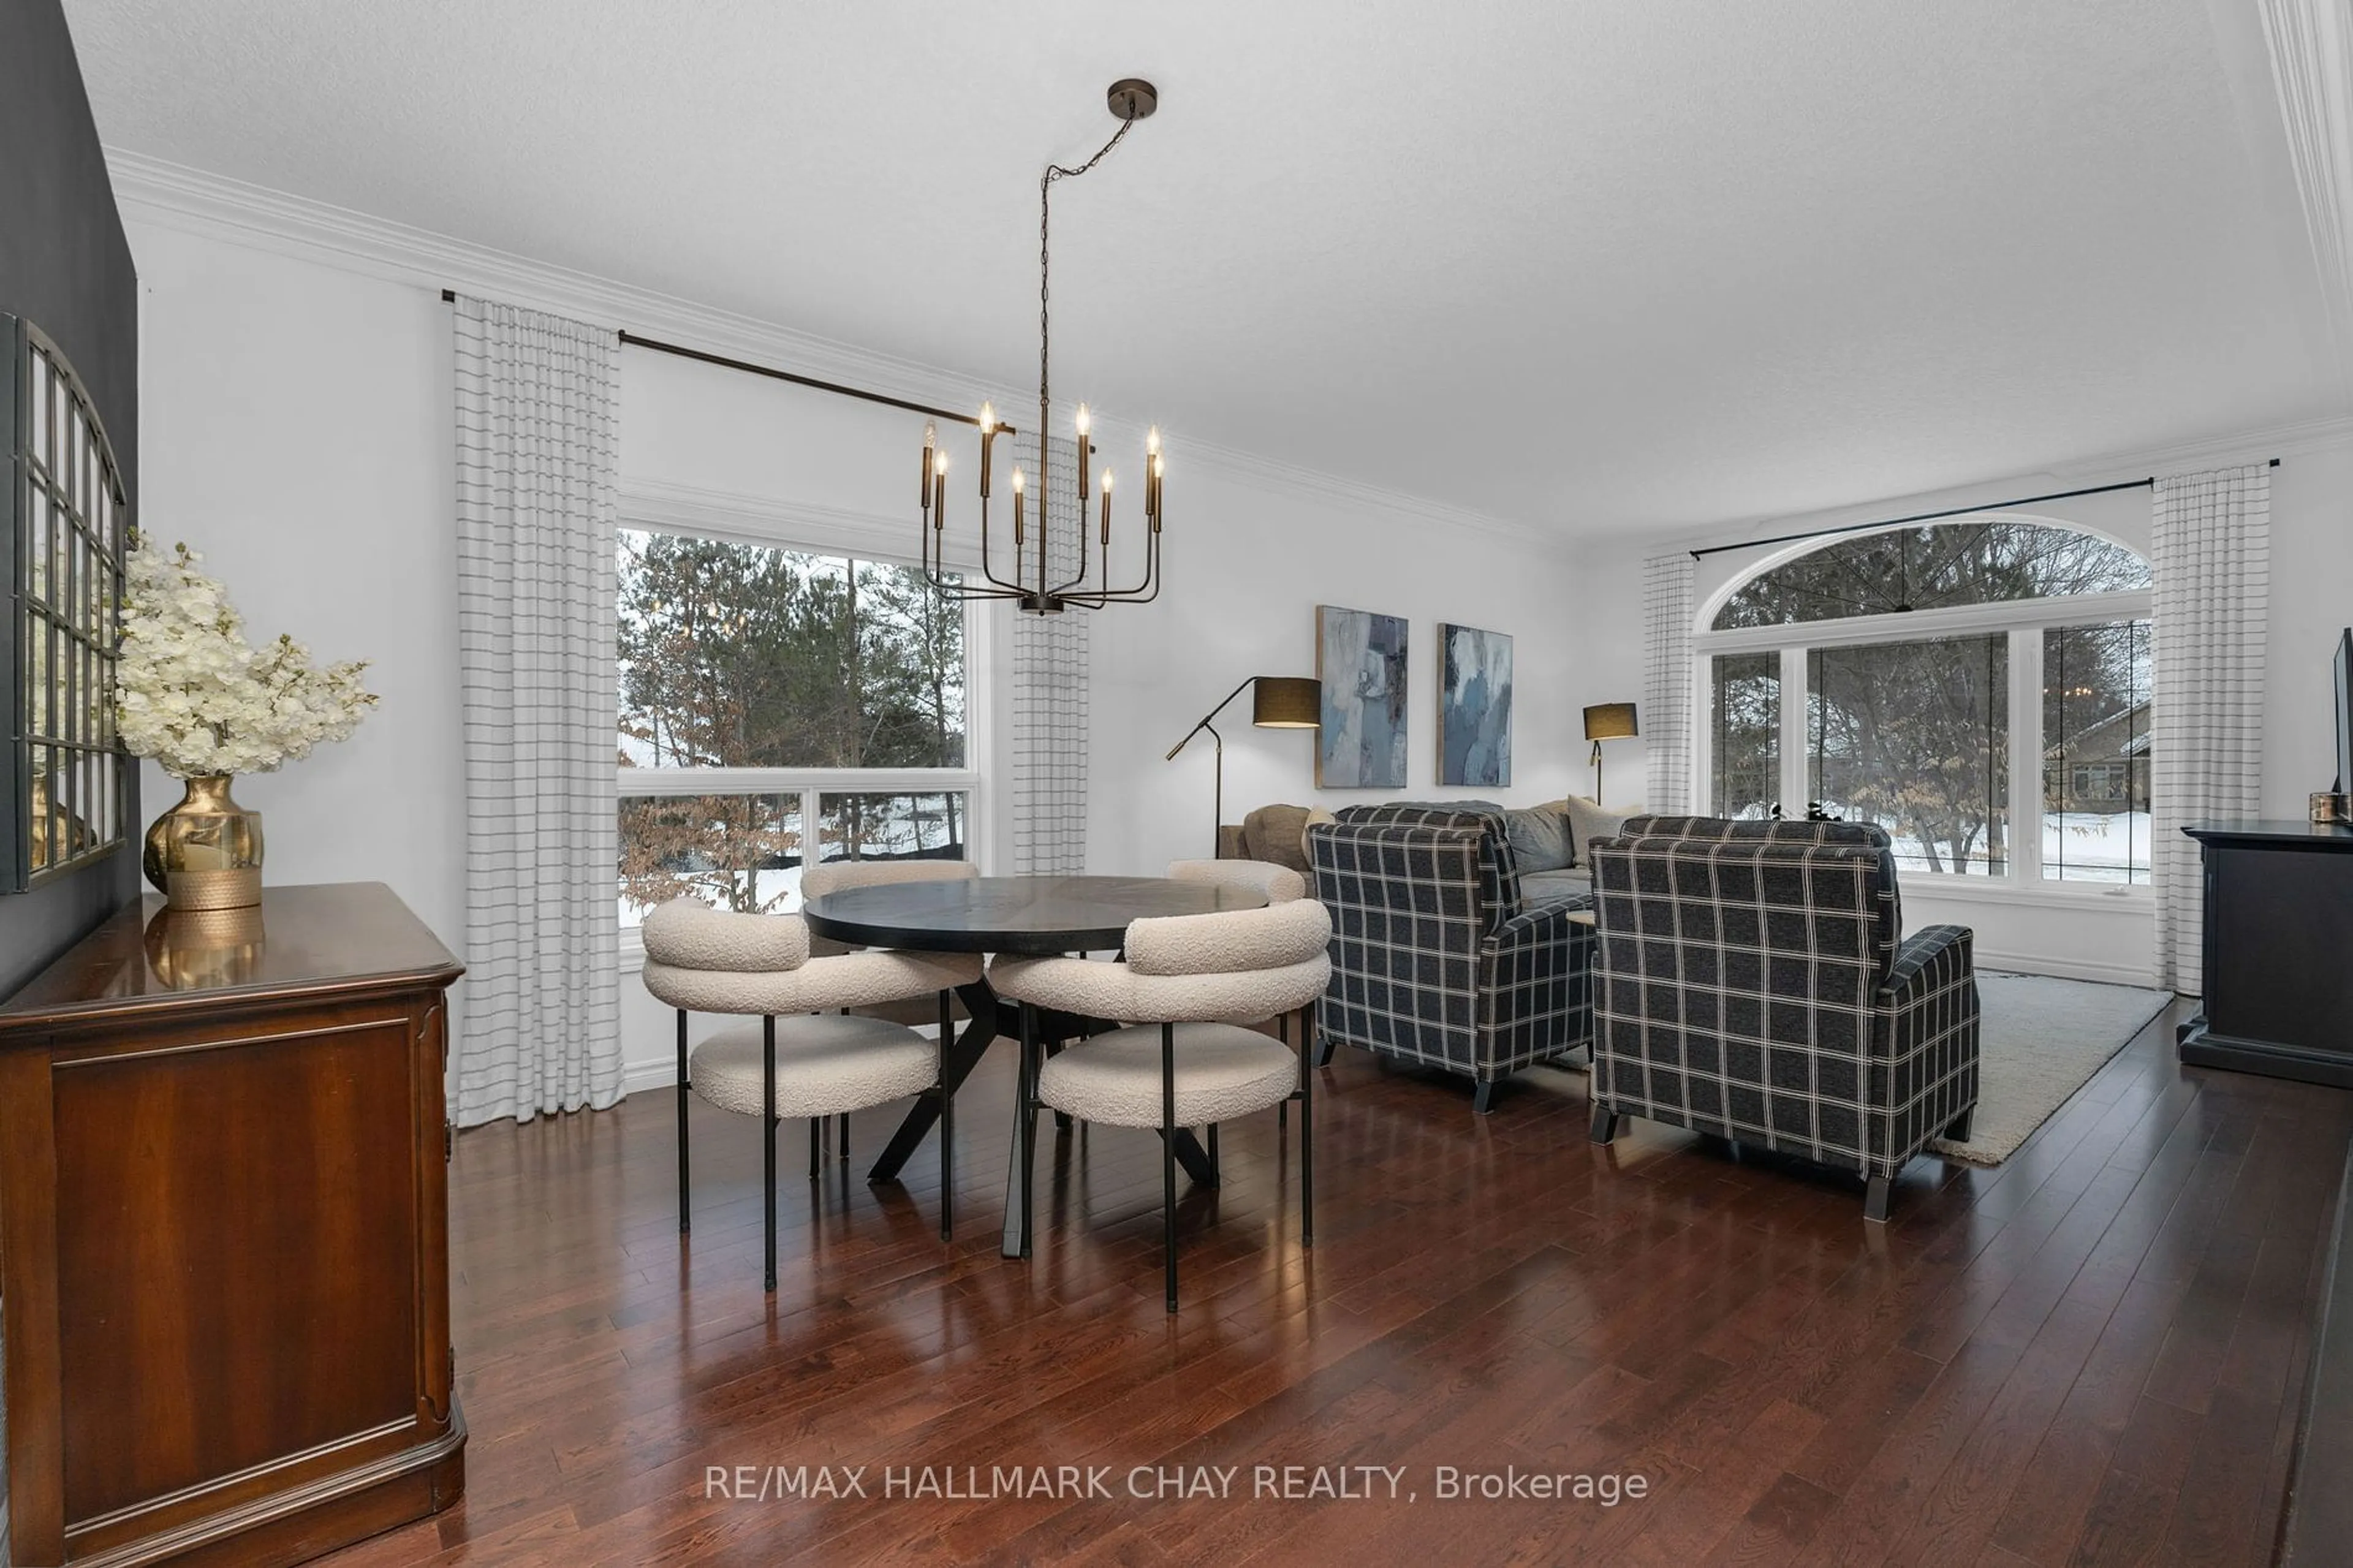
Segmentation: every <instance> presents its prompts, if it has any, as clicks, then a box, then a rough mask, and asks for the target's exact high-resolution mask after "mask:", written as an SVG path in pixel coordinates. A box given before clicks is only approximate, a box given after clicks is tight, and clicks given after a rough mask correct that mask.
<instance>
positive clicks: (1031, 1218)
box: [1013, 1002, 1038, 1258]
mask: <svg viewBox="0 0 2353 1568" xmlns="http://www.w3.org/2000/svg"><path fill="white" fill-rule="evenodd" d="M1014 1113H1015V1114H1016V1115H1018V1117H1020V1119H1021V1121H1020V1123H1019V1125H1018V1126H1017V1127H1016V1128H1015V1130H1014V1131H1015V1133H1016V1136H1015V1138H1014V1141H1013V1142H1014V1146H1015V1148H1016V1150H1017V1151H1018V1152H1017V1153H1016V1154H1015V1156H1014V1157H1015V1158H1016V1159H1018V1160H1019V1161H1020V1162H1021V1256H1022V1257H1024V1258H1027V1257H1029V1246H1030V1233H1031V1232H1032V1230H1033V1229H1034V1228H1035V1220H1036V1215H1037V1212H1038V1207H1037V1194H1036V1193H1035V1192H1034V1191H1033V1187H1034V1185H1035V1183H1036V1180H1037V1171H1038V1009H1037V1008H1035V1007H1032V1006H1031V1005H1029V1003H1027V1002H1024V1003H1023V1004H1021V1070H1020V1088H1019V1091H1018V1094H1017V1096H1016V1098H1015V1101H1014Z"/></svg>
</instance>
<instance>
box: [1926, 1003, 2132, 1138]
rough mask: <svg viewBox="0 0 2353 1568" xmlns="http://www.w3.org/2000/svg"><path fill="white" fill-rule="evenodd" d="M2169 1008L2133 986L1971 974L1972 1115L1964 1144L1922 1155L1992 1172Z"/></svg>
mask: <svg viewBox="0 0 2353 1568" xmlns="http://www.w3.org/2000/svg"><path fill="white" fill-rule="evenodd" d="M2172 1000H2173V998H2172V996H2171V995H2170V994H2168V993H2166V992H2163V991H2147V990H2143V989H2142V988H2141V987H2139V986H2137V985H2099V984H2093V983H2092V982H2090V981H2087V980H2054V979H2052V978H2051V977H2050V976H2048V975H2042V974H1989V973H1985V972H1983V971H1979V972H1978V1006H1979V1009H1980V1011H1979V1022H1978V1109H1977V1115H1976V1116H1975V1118H1974V1119H1973V1120H1972V1121H1971V1122H1970V1125H1969V1139H1968V1142H1966V1143H1955V1142H1948V1141H1947V1140H1945V1139H1942V1138H1938V1139H1936V1140H1934V1141H1933V1142H1930V1143H1929V1145H1928V1149H1929V1152H1932V1153H1936V1154H1942V1155H1944V1156H1945V1157H1946V1158H1947V1159H1949V1160H1959V1161H1961V1162H1963V1163H1967V1164H1971V1165H1999V1164H2000V1163H2002V1162H2003V1161H2004V1160H2007V1159H2009V1158H2010V1155H2011V1154H2013V1153H2015V1152H2017V1150H2018V1146H2019V1145H2020V1144H2021V1143H2023V1142H2026V1139H2027V1135H2028V1134H2029V1133H2031V1132H2032V1131H2034V1130H2035V1129H2036V1128H2038V1127H2040V1126H2042V1124H2043V1123H2044V1122H2045V1121H2049V1120H2050V1119H2051V1113H2052V1111H2054V1110H2058V1109H2059V1108H2060V1107H2061V1106H2062V1105H2064V1104H2065V1103H2066V1102H2067V1097H2068V1096H2069V1095H2071V1094H2073V1093H2074V1092H2075V1091H2076V1090H2077V1089H2081V1088H2083V1087H2084V1085H2085V1084H2087V1083H2089V1082H2091V1081H2092V1075H2093V1074H2094V1073H2095V1072H2098V1071H2099V1070H2100V1068H2102V1067H2103V1066H2105V1064H2106V1062H2107V1059H2108V1058H2110V1057H2112V1056H2115V1055H2116V1053H2117V1052H2118V1051H2120V1050H2122V1049H2124V1048H2125V1046H2126V1043H2127V1042H2128V1041H2130V1040H2131V1039H2132V1037H2134V1036H2135V1035H2137V1034H2138V1033H2140V1030H2141V1026H2143V1025H2144V1024H2147V1022H2148V1021H2149V1020H2150V1019H2151V1018H2154V1017H2156V1016H2157V1015H2158V1013H2159V1012H2161V1011H2162V1010H2163V1009H2164V1007H2165V1005H2166V1004H2167V1003H2168V1002H2170V1001H2172Z"/></svg>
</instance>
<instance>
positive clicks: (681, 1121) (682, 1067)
mask: <svg viewBox="0 0 2353 1568" xmlns="http://www.w3.org/2000/svg"><path fill="white" fill-rule="evenodd" d="M689 1089H690V1086H689V1084H688V1083H687V1079H686V1009H685V1008H683V1007H681V1008H680V1009H679V1010H678V1233H679V1235H681V1236H684V1235H686V1234H688V1233H689V1232H690V1231H691V1230H692V1229H693V1228H694V1221H693V1220H692V1219H691V1218H690V1217H688V1215H687V1208H686V1197H687V1174H686V1097H687V1094H688V1092H689Z"/></svg>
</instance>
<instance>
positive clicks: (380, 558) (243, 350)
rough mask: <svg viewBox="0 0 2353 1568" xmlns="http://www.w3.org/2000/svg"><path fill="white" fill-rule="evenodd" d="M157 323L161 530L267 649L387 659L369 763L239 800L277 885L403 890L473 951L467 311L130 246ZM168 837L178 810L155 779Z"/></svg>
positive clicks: (159, 232) (152, 420)
mask: <svg viewBox="0 0 2353 1568" xmlns="http://www.w3.org/2000/svg"><path fill="white" fill-rule="evenodd" d="M130 235H131V245H132V253H133V254H134V255H135V257H136V258H137V259H138V266H139V280H140V290H141V294H142V300H143V303H144V307H145V311H146V320H145V342H144V343H143V344H142V351H143V352H142V356H141V398H142V405H144V407H145V408H146V409H147V410H148V411H149V417H148V418H147V420H146V421H145V424H146V430H145V432H144V435H145V440H144V441H143V443H142V452H141V457H142V470H143V473H142V478H143V480H144V483H143V484H142V497H141V505H142V512H141V516H140V518H139V520H138V521H139V524H140V526H141V527H142V529H144V530H147V531H150V532H151V533H152V534H153V536H154V537H156V538H158V539H160V540H162V541H163V542H165V543H166V544H169V543H171V542H176V541H185V542H187V543H188V544H189V545H190V546H191V547H192V548H194V549H195V550H197V551H198V552H201V553H203V554H204V556H205V557H206V570H207V571H209V572H212V573H214V574H216V575H218V576H219V577H220V578H221V579H222V580H223V581H224V582H225V583H227V585H228V588H229V592H230V595H231V597H232V599H233V600H234V602H235V603H236V605H237V608H238V609H239V610H240V611H241V612H242V613H243V614H244V616H245V620H246V629H247V633H248V636H249V637H252V638H253V639H254V640H255V641H257V642H258V641H260V640H262V639H263V638H266V637H276V636H277V635H278V634H279V633H280V632H286V633H290V634H291V635H292V636H293V637H295V638H296V640H298V641H301V642H305V643H308V644H309V645H310V646H311V654H312V656H313V657H314V658H318V659H320V660H322V661H325V660H331V659H338V658H365V659H369V660H371V661H372V663H371V665H370V668H369V669H368V674H367V683H368V688H369V689H371V690H373V691H375V692H376V693H377V694H378V695H379V696H380V697H381V698H382V702H381V703H380V705H379V706H378V707H377V709H376V710H375V712H373V713H372V714H370V715H369V716H368V717H367V719H366V720H365V721H364V722H363V723H362V724H361V725H360V727H359V731H358V732H357V733H356V734H354V735H353V737H352V738H351V739H350V740H349V741H346V742H342V743H340V744H337V745H330V746H322V747H321V748H320V749H319V750H317V751H315V752H311V755H310V756H309V757H307V758H305V759H304V760H302V761H301V762H299V763H290V764H289V765H288V766H287V767H286V768H285V769H283V770H282V771H281V772H279V773H266V774H261V775H259V776H256V777H251V778H241V779H239V780H238V782H237V799H238V800H239V802H241V803H242V804H244V805H248V806H252V807H255V808H257V809H259V810H260V811H261V812H262V813H263V814H264V817H265V822H264V830H265V832H266V834H267V847H268V873H267V874H268V878H269V881H271V882H272V883H276V884H286V883H300V882H332V881H381V882H387V883H390V884H391V885H392V888H393V889H394V890H395V891H396V892H397V893H398V894H399V895H400V896H401V898H402V899H403V900H406V902H407V904H408V905H409V907H410V908H411V909H413V910H416V912H417V915H418V916H419V918H421V919H422V920H424V921H425V922H426V923H427V925H429V926H430V927H432V929H433V931H434V933H435V934H436V935H437V936H438V937H439V938H440V939H441V941H442V942H444V943H445V944H446V945H447V946H448V947H449V948H450V949H451V950H452V951H453V952H456V951H459V949H460V947H461V944H462V942H463V939H464V936H465V880H464V868H465V843H464V833H465V826H464V824H465V816H464V773H463V767H462V760H461V753H460V749H459V719H458V646H457V636H458V608H457V546H456V540H455V537H454V533H453V531H452V528H451V525H450V522H449V515H450V499H449V498H450V496H451V493H452V487H453V484H454V478H453V470H452V467H451V463H452V458H451V444H450V438H449V385H450V351H449V325H448V321H449V318H448V307H447V306H445V305H443V304H442V303H441V301H440V300H439V299H438V297H436V296H435V295H433V294H432V293H430V292H427V290H424V289H416V288H411V287H406V286H403V285H400V284H396V283H386V282H381V281H378V280H376V279H370V278H364V277H362V276H359V275H357V274H355V273H352V272H346V271H343V270H340V269H336V268H326V267H321V266H317V265H314V264H312V263H310V262H304V261H295V260H289V259H286V258H280V257H277V256H272V255H269V254H268V253H266V252H263V251H259V250H255V249H250V248H248V247H242V246H235V245H226V244H222V243H219V242H217V241H215V240H211V239H204V238H197V237H193V236H191V235H188V234H185V233H183V232H180V231H178V230H176V229H171V228H164V227H159V226H148V225H142V224H141V223H139V222H137V221H135V220H134V221H133V222H132V224H131V226H130ZM143 770H144V772H143V777H142V782H141V790H142V801H143V803H144V804H145V805H146V806H147V807H148V809H149V812H150V814H151V815H153V814H154V813H157V812H160V811H162V810H163V809H164V807H166V806H168V805H171V804H172V803H173V802H174V801H176V800H177V799H178V798H179V795H180V791H179V787H178V786H177V785H176V784H174V783H173V782H172V781H171V780H169V779H166V778H165V777H164V775H163V773H161V772H160V770H158V769H157V768H156V767H155V766H154V764H153V763H146V764H144V765H143Z"/></svg>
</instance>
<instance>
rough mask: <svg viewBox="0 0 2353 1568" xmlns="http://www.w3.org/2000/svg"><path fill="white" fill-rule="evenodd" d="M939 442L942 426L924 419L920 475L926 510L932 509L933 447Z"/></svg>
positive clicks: (924, 508)
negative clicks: (921, 470)
mask: <svg viewBox="0 0 2353 1568" xmlns="http://www.w3.org/2000/svg"><path fill="white" fill-rule="evenodd" d="M939 444H940V427H939V426H937V425H934V424H933V423H932V422H931V421H930V420H928V419H926V420H924V421H923V473H922V474H921V475H920V476H919V477H920V478H921V479H922V480H923V487H922V488H923V510H925V511H929V510H932V449H933V448H934V447H937V446H938V445H939Z"/></svg>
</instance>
